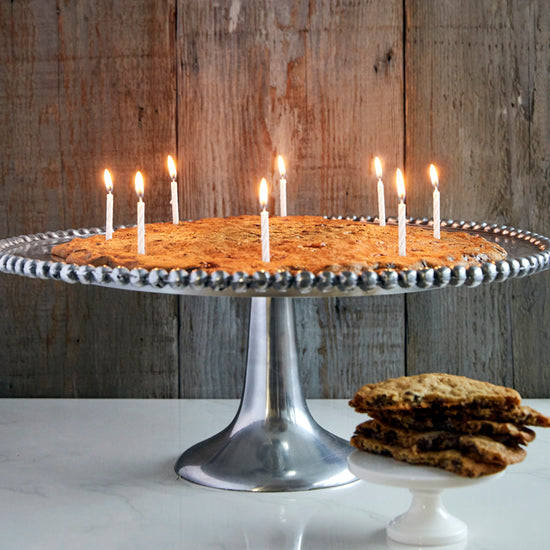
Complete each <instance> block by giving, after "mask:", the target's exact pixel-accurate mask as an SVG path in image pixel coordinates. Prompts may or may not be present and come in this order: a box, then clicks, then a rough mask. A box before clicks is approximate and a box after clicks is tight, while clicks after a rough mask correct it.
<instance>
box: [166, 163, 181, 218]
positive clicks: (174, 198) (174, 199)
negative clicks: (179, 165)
mask: <svg viewBox="0 0 550 550" xmlns="http://www.w3.org/2000/svg"><path fill="white" fill-rule="evenodd" d="M168 172H170V178H172V189H171V191H172V199H171V201H170V204H171V205H172V223H173V224H174V225H178V224H179V223H180V212H179V204H178V182H177V181H176V177H177V175H178V173H177V171H176V164H175V163H174V161H173V160H172V157H171V156H170V155H168Z"/></svg>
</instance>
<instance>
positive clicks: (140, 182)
mask: <svg viewBox="0 0 550 550" xmlns="http://www.w3.org/2000/svg"><path fill="white" fill-rule="evenodd" d="M143 192H144V185H143V176H142V175H141V172H139V171H138V172H136V193H137V196H138V197H139V200H141V199H143Z"/></svg>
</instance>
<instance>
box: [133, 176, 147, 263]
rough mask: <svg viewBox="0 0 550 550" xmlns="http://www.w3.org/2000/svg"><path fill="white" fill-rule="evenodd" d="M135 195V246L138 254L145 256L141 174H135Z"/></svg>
mask: <svg viewBox="0 0 550 550" xmlns="http://www.w3.org/2000/svg"><path fill="white" fill-rule="evenodd" d="M135 181H136V193H137V196H138V199H139V200H138V203H137V245H138V254H145V203H144V202H143V192H144V185H143V176H142V175H141V172H136V180H135Z"/></svg>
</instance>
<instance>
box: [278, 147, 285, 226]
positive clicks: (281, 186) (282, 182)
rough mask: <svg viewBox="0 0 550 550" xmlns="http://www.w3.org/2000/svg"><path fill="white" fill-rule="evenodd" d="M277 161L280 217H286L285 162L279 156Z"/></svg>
mask: <svg viewBox="0 0 550 550" xmlns="http://www.w3.org/2000/svg"><path fill="white" fill-rule="evenodd" d="M277 161H278V163H279V174H281V179H280V180H279V193H280V194H279V198H280V202H281V212H280V215H281V216H286V178H285V176H286V169H285V161H284V160H283V157H282V156H281V155H279V156H278V158H277Z"/></svg>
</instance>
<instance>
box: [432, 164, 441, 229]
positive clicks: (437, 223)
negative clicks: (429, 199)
mask: <svg viewBox="0 0 550 550" xmlns="http://www.w3.org/2000/svg"><path fill="white" fill-rule="evenodd" d="M430 178H431V180H432V185H433V186H434V193H433V217H434V238H435V239H440V238H441V213H440V206H439V178H438V176H437V170H436V169H435V166H434V165H433V164H430Z"/></svg>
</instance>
